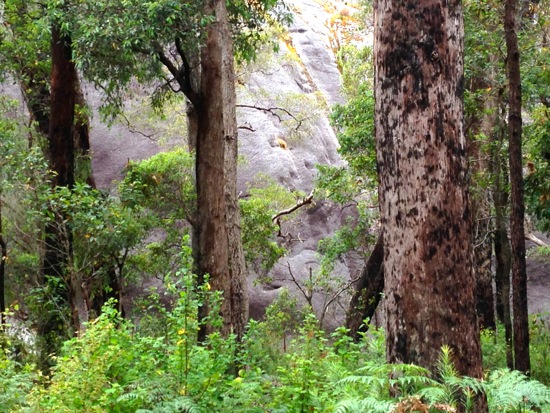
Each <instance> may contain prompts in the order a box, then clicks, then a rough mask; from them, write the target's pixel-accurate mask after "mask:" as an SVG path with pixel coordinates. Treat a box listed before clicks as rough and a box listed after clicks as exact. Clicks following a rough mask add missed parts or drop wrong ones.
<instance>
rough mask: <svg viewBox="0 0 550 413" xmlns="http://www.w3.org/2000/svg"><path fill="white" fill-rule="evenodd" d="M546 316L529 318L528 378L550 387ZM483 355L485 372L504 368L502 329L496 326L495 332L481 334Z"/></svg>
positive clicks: (534, 315)
mask: <svg viewBox="0 0 550 413" xmlns="http://www.w3.org/2000/svg"><path fill="white" fill-rule="evenodd" d="M547 323H548V314H532V315H530V316H529V346H530V350H529V352H530V355H531V372H530V376H531V377H532V378H533V379H535V380H538V381H540V382H541V383H543V384H545V385H546V386H549V385H550V331H549V330H548V324H547ZM481 346H482V353H483V368H484V369H485V370H486V371H489V372H490V371H494V370H502V369H505V368H506V341H505V337H504V327H503V326H502V325H500V324H499V325H498V326H497V330H496V332H494V331H491V330H485V331H482V333H481Z"/></svg>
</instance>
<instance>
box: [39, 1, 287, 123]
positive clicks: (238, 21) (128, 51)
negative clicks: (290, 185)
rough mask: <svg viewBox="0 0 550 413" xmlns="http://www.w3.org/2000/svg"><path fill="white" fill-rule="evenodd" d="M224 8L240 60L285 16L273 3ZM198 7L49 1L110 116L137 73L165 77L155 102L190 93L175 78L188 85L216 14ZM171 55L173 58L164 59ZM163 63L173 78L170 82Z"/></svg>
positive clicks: (196, 4)
mask: <svg viewBox="0 0 550 413" xmlns="http://www.w3.org/2000/svg"><path fill="white" fill-rule="evenodd" d="M227 5H228V13H229V20H230V22H231V24H232V31H233V37H234V41H235V47H234V48H235V52H236V55H237V57H238V58H241V59H245V60H250V59H253V58H254V57H255V51H256V49H257V48H258V46H259V44H261V43H265V42H266V41H268V39H267V37H266V36H265V35H264V28H265V27H266V25H268V24H287V23H288V22H289V21H290V14H289V13H288V11H287V10H286V8H285V7H284V5H283V3H282V2H280V1H278V0H263V1H258V2H248V1H232V2H228V3H227ZM203 7H204V5H203V3H202V2H200V1H191V2H178V1H173V0H156V1H145V2H143V1H136V0H117V1H111V0H109V1H95V0H94V1H87V0H78V1H74V2H71V4H69V5H66V6H65V7H64V8H60V7H57V5H54V7H52V8H51V9H50V11H51V14H52V15H53V18H55V19H59V20H60V21H62V22H63V23H62V27H64V28H66V30H67V31H69V32H70V33H71V35H72V38H73V50H74V55H75V60H76V62H77V64H78V66H79V67H80V68H81V69H82V70H83V72H84V74H85V76H86V77H88V78H89V79H90V80H91V81H93V82H94V83H95V84H97V85H101V87H102V88H103V89H104V91H105V92H106V95H107V103H108V104H107V105H106V106H105V107H104V110H105V111H104V113H105V114H106V115H108V116H111V117H112V116H114V115H116V114H117V113H118V112H119V110H120V109H121V108H122V107H123V102H124V95H125V92H126V91H127V89H128V86H129V84H130V82H131V80H132V79H135V78H137V80H138V81H139V82H140V83H147V82H150V81H153V80H158V79H161V80H162V82H163V84H164V86H161V87H159V88H157V90H156V92H155V93H154V94H153V96H152V98H153V99H152V101H153V104H155V105H158V106H162V103H163V102H164V100H165V98H166V96H168V95H169V94H170V93H171V92H172V91H179V92H184V93H186V94H188V93H189V90H182V89H179V88H178V86H177V83H178V82H180V85H179V86H180V87H181V84H182V83H186V84H187V86H185V87H183V89H187V88H188V87H191V85H192V84H194V82H195V80H196V79H192V78H191V77H192V76H194V75H193V74H191V72H189V69H190V68H192V66H193V65H195V64H196V63H197V62H198V61H199V59H200V47H201V45H202V43H203V41H204V36H205V28H206V27H207V26H208V24H210V23H211V22H212V21H213V19H214V17H213V16H209V15H206V14H205V13H204V12H203ZM165 52H168V53H166V54H165ZM176 54H177V55H178V58H177V59H176V58H174V59H173V60H171V61H170V63H168V62H167V60H170V59H171V57H174V56H176ZM161 56H162V57H161ZM170 56H171V57H170ZM169 66H170V67H169ZM166 68H168V69H169V71H170V72H171V76H172V78H171V79H170V81H169V82H167V83H166V82H165V77H166V72H165V71H164V70H165V69H166ZM172 68H173V70H172ZM192 70H194V69H192ZM176 72H178V74H177V75H176ZM185 77H187V79H185V80H184V81H183V82H182V79H184V78H185ZM195 92H196V91H195Z"/></svg>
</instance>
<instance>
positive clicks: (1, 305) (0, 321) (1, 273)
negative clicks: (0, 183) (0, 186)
mask: <svg viewBox="0 0 550 413" xmlns="http://www.w3.org/2000/svg"><path fill="white" fill-rule="evenodd" d="M1 192H2V191H1V190H0V194H1ZM2 220H3V216H2V199H1V198H0V252H1V256H0V331H2V330H3V328H4V325H5V323H6V320H5V315H4V313H5V312H6V260H7V259H8V246H7V244H6V240H5V239H4V226H3V221H2Z"/></svg>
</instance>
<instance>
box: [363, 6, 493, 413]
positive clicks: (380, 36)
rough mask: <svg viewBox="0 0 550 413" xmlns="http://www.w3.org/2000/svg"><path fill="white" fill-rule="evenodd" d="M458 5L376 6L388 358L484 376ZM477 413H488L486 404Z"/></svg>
mask: <svg viewBox="0 0 550 413" xmlns="http://www.w3.org/2000/svg"><path fill="white" fill-rule="evenodd" d="M463 36H464V35H463V21H462V7H461V3H460V1H459V0H451V1H443V0H405V1H403V0H378V1H377V2H375V49H374V55H375V71H376V75H375V85H376V86H375V87H376V89H375V90H376V110H375V125H376V142H377V160H378V166H379V177H380V186H379V197H380V212H381V222H382V228H383V237H384V241H383V243H384V250H385V254H384V273H385V292H386V294H385V295H386V329H387V358H388V361H389V362H391V363H400V362H405V363H415V364H418V365H421V366H424V367H427V368H428V369H430V370H432V371H434V372H435V369H436V365H437V361H438V358H439V356H440V351H441V347H442V346H443V345H448V346H450V347H451V348H452V349H453V352H454V357H455V358H454V361H455V365H456V368H457V370H458V371H459V372H460V374H465V375H469V376H471V377H481V376H482V364H481V349H480V339H479V328H478V324H477V319H476V314H475V295H474V287H475V279H474V274H473V263H472V259H473V251H472V240H471V212H470V209H469V199H468V184H469V179H468V174H467V159H466V142H465V137H464V131H463V102H462V100H463V89H464V77H463ZM476 411H486V403H485V402H484V400H482V399H480V401H479V403H478V406H477V409H476Z"/></svg>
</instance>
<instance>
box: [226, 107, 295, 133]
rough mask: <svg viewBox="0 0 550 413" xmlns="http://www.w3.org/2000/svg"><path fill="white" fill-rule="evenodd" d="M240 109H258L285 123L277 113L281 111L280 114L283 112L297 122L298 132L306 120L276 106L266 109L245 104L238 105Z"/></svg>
mask: <svg viewBox="0 0 550 413" xmlns="http://www.w3.org/2000/svg"><path fill="white" fill-rule="evenodd" d="M236 106H237V107H238V108H247V109H256V110H261V111H262V112H266V113H269V114H271V115H273V116H275V117H276V118H277V119H278V120H279V122H282V121H283V118H282V117H281V115H279V114H278V113H277V112H278V111H280V112H283V113H285V114H286V115H287V116H288V117H290V118H292V119H293V120H294V121H296V122H297V123H298V126H296V128H295V129H296V130H298V129H300V127H301V126H302V123H303V122H304V120H305V119H298V118H297V117H296V116H294V115H293V114H292V112H290V111H289V110H288V109H285V108H281V107H279V106H274V107H269V108H266V107H262V106H258V105H243V104H239V105H236Z"/></svg>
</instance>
